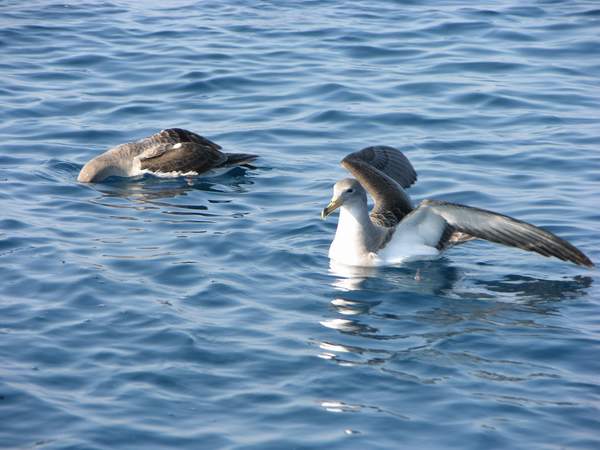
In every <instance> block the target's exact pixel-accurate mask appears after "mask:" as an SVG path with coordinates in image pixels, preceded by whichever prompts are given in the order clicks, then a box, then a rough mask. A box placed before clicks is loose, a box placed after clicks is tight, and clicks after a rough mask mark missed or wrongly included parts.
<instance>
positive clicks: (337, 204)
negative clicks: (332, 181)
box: [321, 197, 342, 220]
mask: <svg viewBox="0 0 600 450" xmlns="http://www.w3.org/2000/svg"><path fill="white" fill-rule="evenodd" d="M340 206H342V200H341V199H340V198H339V197H338V198H334V199H331V201H330V202H329V205H327V206H326V207H325V208H324V209H323V211H321V219H323V220H325V219H326V218H327V216H328V215H329V214H331V213H332V212H334V211H335V210H336V209H338V208H339V207H340Z"/></svg>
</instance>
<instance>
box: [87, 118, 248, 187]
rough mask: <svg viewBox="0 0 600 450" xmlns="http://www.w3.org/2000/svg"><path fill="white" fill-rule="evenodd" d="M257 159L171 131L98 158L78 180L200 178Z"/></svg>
mask: <svg viewBox="0 0 600 450" xmlns="http://www.w3.org/2000/svg"><path fill="white" fill-rule="evenodd" d="M256 157H257V156H256V155H249V154H241V153H224V152H222V151H221V147H220V146H219V145H217V144H215V143H214V142H212V141H210V140H208V139H206V138H204V137H202V136H200V135H198V134H196V133H193V132H191V131H187V130H183V129H180V128H169V129H166V130H162V131H160V132H158V133H156V134H153V135H152V136H149V137H147V138H145V139H142V140H140V141H136V142H129V143H126V144H121V145H119V146H117V147H115V148H112V149H110V150H108V151H106V152H104V153H103V154H101V155H99V156H97V157H95V158H94V159H92V160H90V161H89V162H88V163H87V164H85V165H84V166H83V168H82V169H81V172H79V176H78V177H77V181H79V182H82V183H90V182H99V181H102V180H105V179H106V178H108V177H110V176H119V177H130V176H136V175H140V174H142V173H154V174H173V175H197V174H200V173H202V172H205V171H207V170H210V169H214V168H218V167H223V166H229V165H234V164H244V163H247V162H249V161H252V160H253V159H255V158H256Z"/></svg>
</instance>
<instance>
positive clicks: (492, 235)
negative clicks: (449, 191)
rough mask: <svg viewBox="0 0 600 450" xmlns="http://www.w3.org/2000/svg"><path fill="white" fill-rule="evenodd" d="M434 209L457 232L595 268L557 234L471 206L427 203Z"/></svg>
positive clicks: (434, 201) (579, 251)
mask: <svg viewBox="0 0 600 450" xmlns="http://www.w3.org/2000/svg"><path fill="white" fill-rule="evenodd" d="M421 205H422V206H423V207H428V208H431V209H432V210H433V211H434V212H435V213H437V214H438V215H440V216H442V217H443V218H444V220H446V222H448V224H449V225H451V226H452V227H454V228H455V229H456V230H457V231H460V232H462V233H466V234H468V235H470V236H474V237H477V238H480V239H485V240H488V241H491V242H495V243H498V244H503V245H508V246H510V247H518V248H521V249H523V250H527V251H531V252H536V253H539V254H540V255H543V256H554V257H556V258H559V259H562V260H563V261H571V262H573V263H575V264H579V265H582V266H587V267H593V265H594V264H593V263H592V261H591V260H590V259H589V258H588V257H587V256H586V255H585V254H584V253H583V252H582V251H581V250H579V249H578V248H576V247H575V246H574V245H572V244H570V243H569V242H567V241H565V240H564V239H562V238H560V237H558V236H556V235H555V234H553V233H551V232H549V231H546V230H543V229H541V228H539V227H536V226H535V225H531V224H529V223H527V222H523V221H521V220H518V219H514V218H512V217H509V216H505V215H502V214H498V213H494V212H492V211H487V210H485V209H479V208H474V207H471V206H465V205H459V204H456V203H449V202H443V201H437V200H425V201H423V202H422V203H421ZM420 207H421V206H420Z"/></svg>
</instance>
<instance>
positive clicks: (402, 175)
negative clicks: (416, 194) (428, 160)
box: [344, 145, 417, 189]
mask: <svg viewBox="0 0 600 450" xmlns="http://www.w3.org/2000/svg"><path fill="white" fill-rule="evenodd" d="M346 160H353V161H363V162H365V163H367V164H369V165H370V166H372V167H375V168H376V169H378V170H380V171H381V172H383V173H385V174H386V175H387V176H389V177H390V178H391V179H392V180H394V181H396V182H397V183H398V184H399V185H400V186H402V187H403V188H404V189H406V188H408V187H410V186H412V184H413V183H414V182H415V181H417V172H415V169H414V168H413V166H412V164H411V163H410V161H409V160H408V158H407V157H406V156H404V154H403V153H402V152H401V151H400V150H398V149H395V148H394V147H388V146H386V145H375V146H373V147H367V148H363V149H362V150H360V151H358V152H354V153H350V154H349V155H348V156H346V157H345V158H344V161H346Z"/></svg>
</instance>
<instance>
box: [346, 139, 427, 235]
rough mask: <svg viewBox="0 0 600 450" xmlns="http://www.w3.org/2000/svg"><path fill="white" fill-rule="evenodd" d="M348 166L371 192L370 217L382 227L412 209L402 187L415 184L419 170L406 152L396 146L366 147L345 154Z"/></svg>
mask: <svg viewBox="0 0 600 450" xmlns="http://www.w3.org/2000/svg"><path fill="white" fill-rule="evenodd" d="M342 166H343V167H345V168H346V169H347V170H348V171H349V172H350V173H351V174H352V175H354V177H355V178H356V179H357V180H358V181H359V182H360V184H361V185H362V186H363V187H364V188H365V189H366V190H367V191H368V192H369V194H371V197H373V200H374V201H375V206H374V207H373V209H372V211H371V220H372V221H373V222H374V223H376V224H378V225H380V226H382V227H393V226H395V225H397V224H398V223H399V222H400V221H401V220H402V219H403V218H404V217H405V216H406V215H407V214H408V213H410V212H411V211H412V210H413V206H412V202H411V201H410V198H409V196H408V195H407V194H406V192H404V189H403V188H407V187H409V186H410V185H412V184H413V183H414V182H415V181H416V179H417V174H416V172H415V169H414V168H413V167H412V165H411V164H410V162H409V161H408V159H407V158H406V156H404V155H403V154H402V152H401V151H400V150H397V149H395V148H393V147H386V146H375V147H367V148H365V149H362V150H360V151H358V152H354V153H351V154H349V155H348V156H346V157H345V158H344V159H343V160H342Z"/></svg>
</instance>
